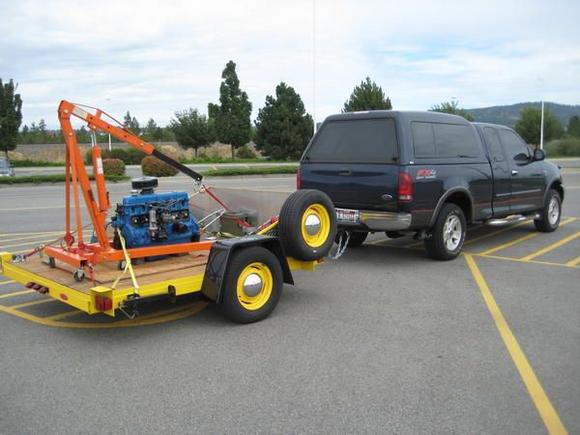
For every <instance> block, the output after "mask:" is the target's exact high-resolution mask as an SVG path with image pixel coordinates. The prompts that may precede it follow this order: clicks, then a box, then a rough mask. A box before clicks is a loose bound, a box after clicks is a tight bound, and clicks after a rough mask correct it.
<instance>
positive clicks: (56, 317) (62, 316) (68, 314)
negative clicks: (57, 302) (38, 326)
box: [43, 310, 84, 320]
mask: <svg viewBox="0 0 580 435" xmlns="http://www.w3.org/2000/svg"><path fill="white" fill-rule="evenodd" d="M77 314H84V311H80V310H71V311H65V312H64V313H60V314H55V315H54V316H47V317H43V319H46V320H60V319H65V318H67V317H72V316H76V315H77Z"/></svg>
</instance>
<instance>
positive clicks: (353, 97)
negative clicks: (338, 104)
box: [342, 77, 393, 113]
mask: <svg viewBox="0 0 580 435" xmlns="http://www.w3.org/2000/svg"><path fill="white" fill-rule="evenodd" d="M392 108H393V106H392V105H391V99H390V98H389V97H385V92H384V91H383V88H381V87H380V86H378V85H377V84H376V83H375V82H373V81H371V79H370V77H367V78H366V80H363V81H362V82H360V85H358V86H355V88H354V89H353V91H352V94H350V97H349V99H348V100H347V101H345V103H344V108H343V109H342V112H343V113H344V112H358V111H361V110H381V109H383V110H391V109H392Z"/></svg>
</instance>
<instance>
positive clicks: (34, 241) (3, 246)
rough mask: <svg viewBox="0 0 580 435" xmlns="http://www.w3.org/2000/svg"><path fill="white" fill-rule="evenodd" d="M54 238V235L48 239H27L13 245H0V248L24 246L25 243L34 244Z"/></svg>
mask: <svg viewBox="0 0 580 435" xmlns="http://www.w3.org/2000/svg"><path fill="white" fill-rule="evenodd" d="M53 240H55V238H54V237H52V238H50V239H40V240H29V241H28V242H25V243H17V244H15V245H2V246H0V249H6V248H18V247H19V246H26V245H34V244H42V243H44V242H51V241H53Z"/></svg>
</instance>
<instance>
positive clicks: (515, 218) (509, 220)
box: [485, 213, 540, 227]
mask: <svg viewBox="0 0 580 435" xmlns="http://www.w3.org/2000/svg"><path fill="white" fill-rule="evenodd" d="M539 217H540V215H539V214H538V213H535V214H530V215H522V214H513V215H510V216H506V217H505V218H501V219H490V220H488V221H485V224H486V225H491V226H494V227H499V226H502V225H508V224H513V223H516V222H522V221H525V220H527V219H538V218H539Z"/></svg>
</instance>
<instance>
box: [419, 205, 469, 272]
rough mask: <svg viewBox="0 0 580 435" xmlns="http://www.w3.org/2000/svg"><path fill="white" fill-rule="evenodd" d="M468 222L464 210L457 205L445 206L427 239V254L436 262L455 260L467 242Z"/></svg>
mask: <svg viewBox="0 0 580 435" xmlns="http://www.w3.org/2000/svg"><path fill="white" fill-rule="evenodd" d="M466 229H467V222H466V221H465V215H464V214H463V210H461V208H459V207H458V206H457V205H455V204H445V205H444V206H443V208H441V211H440V212H439V216H437V220H436V221H435V226H434V227H433V230H432V232H431V237H429V238H427V239H425V248H426V249H427V254H429V256H430V257H431V258H434V259H436V260H441V261H446V260H453V259H454V258H455V257H457V256H458V255H459V253H460V252H461V249H462V248H463V242H465V234H466Z"/></svg>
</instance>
